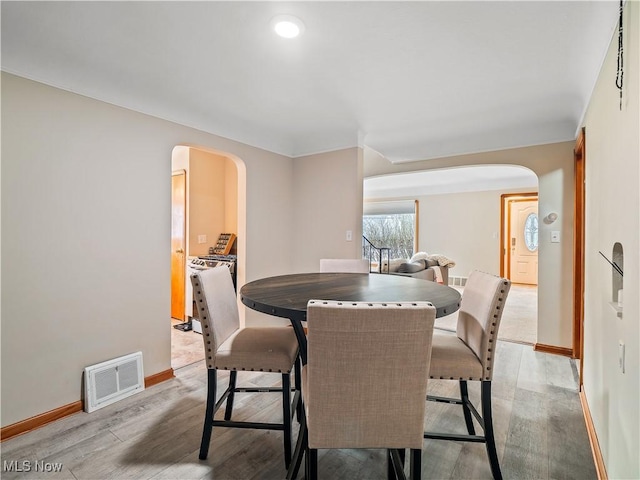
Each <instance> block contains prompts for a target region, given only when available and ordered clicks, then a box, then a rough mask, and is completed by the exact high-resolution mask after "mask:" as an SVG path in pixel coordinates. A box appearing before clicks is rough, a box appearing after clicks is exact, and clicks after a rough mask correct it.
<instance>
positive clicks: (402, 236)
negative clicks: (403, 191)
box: [362, 200, 417, 262]
mask: <svg viewBox="0 0 640 480" xmlns="http://www.w3.org/2000/svg"><path fill="white" fill-rule="evenodd" d="M416 211H417V201H413V200H411V201H402V202H400V201H399V202H372V203H366V204H365V205H364V215H363V217H362V234H363V235H364V237H365V238H366V239H367V240H368V241H369V242H371V244H372V245H373V247H375V248H383V249H385V250H387V249H388V252H389V257H388V258H389V259H391V258H410V257H411V256H412V255H413V253H414V247H415V244H416V243H417V242H416V239H417V235H416ZM363 242H364V245H363V256H364V257H365V258H369V252H368V251H367V242H366V241H364V240H363ZM373 250H374V252H373V254H372V256H371V260H372V261H374V262H377V261H379V260H380V259H379V257H378V255H379V252H375V249H373ZM383 260H387V255H386V252H384V253H383Z"/></svg>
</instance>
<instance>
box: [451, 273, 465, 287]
mask: <svg viewBox="0 0 640 480" xmlns="http://www.w3.org/2000/svg"><path fill="white" fill-rule="evenodd" d="M466 284H467V277H456V276H452V275H449V285H450V286H452V287H464V286H465V285H466Z"/></svg>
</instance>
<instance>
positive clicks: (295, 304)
mask: <svg viewBox="0 0 640 480" xmlns="http://www.w3.org/2000/svg"><path fill="white" fill-rule="evenodd" d="M240 298H241V300H242V303H243V304H244V305H246V306H247V307H249V308H251V309H252V310H257V311H258V312H262V313H267V314H269V315H273V316H276V317H283V318H288V319H290V320H295V321H303V320H306V315H307V302H308V301H309V300H312V299H313V300H344V301H353V302H418V301H426V302H431V303H432V304H433V306H434V307H436V317H443V316H445V315H449V314H451V313H453V312H455V311H456V310H458V308H460V293H459V292H458V291H457V290H456V289H454V288H451V287H447V286H445V285H440V284H438V283H435V282H430V281H428V280H422V279H417V278H412V277H405V276H401V275H387V274H376V273H374V274H368V273H298V274H292V275H281V276H277V277H268V278H263V279H260V280H255V281H253V282H249V283H247V284H245V285H244V286H243V287H242V288H241V289H240Z"/></svg>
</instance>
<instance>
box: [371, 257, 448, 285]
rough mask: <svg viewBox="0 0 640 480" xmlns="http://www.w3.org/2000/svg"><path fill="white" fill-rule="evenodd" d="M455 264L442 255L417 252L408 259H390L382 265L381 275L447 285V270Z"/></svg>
mask: <svg viewBox="0 0 640 480" xmlns="http://www.w3.org/2000/svg"><path fill="white" fill-rule="evenodd" d="M454 266H455V262H453V261H452V260H451V259H449V258H447V257H445V256H444V255H439V254H432V255H429V254H427V253H425V252H418V253H416V254H415V255H414V256H413V257H411V258H410V259H408V260H407V259H397V258H395V259H391V260H390V261H389V262H388V263H387V262H386V261H385V262H383V265H382V272H381V273H388V274H390V275H402V276H406V277H413V278H420V279H423V280H429V281H431V282H437V283H441V284H443V285H448V284H449V269H450V268H453V267H454Z"/></svg>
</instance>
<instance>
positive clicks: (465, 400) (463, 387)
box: [460, 380, 476, 435]
mask: <svg viewBox="0 0 640 480" xmlns="http://www.w3.org/2000/svg"><path fill="white" fill-rule="evenodd" d="M460 400H462V411H463V412H464V422H465V423H466V424H467V432H468V433H469V435H475V434H476V431H475V428H474V427H473V419H472V418H471V410H469V391H468V389H467V381H466V380H460Z"/></svg>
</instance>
